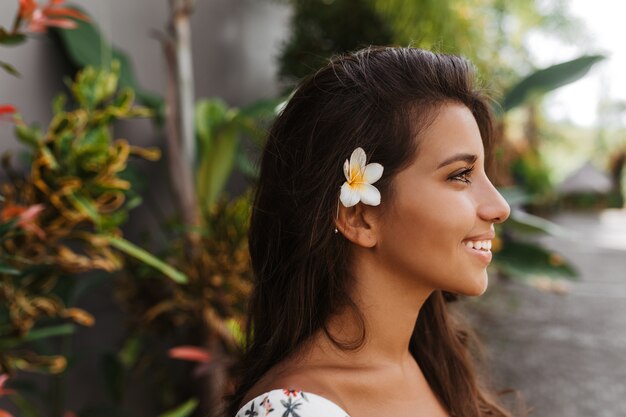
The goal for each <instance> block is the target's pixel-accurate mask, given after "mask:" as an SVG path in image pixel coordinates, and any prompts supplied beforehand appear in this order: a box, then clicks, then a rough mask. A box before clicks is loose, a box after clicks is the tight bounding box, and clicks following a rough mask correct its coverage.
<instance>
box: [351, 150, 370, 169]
mask: <svg viewBox="0 0 626 417" xmlns="http://www.w3.org/2000/svg"><path fill="white" fill-rule="evenodd" d="M366 162H367V156H366V155H365V151H364V150H363V148H361V147H360V146H359V147H358V148H356V149H355V150H354V151H352V155H350V170H358V171H363V168H364V167H365V163H366Z"/></svg>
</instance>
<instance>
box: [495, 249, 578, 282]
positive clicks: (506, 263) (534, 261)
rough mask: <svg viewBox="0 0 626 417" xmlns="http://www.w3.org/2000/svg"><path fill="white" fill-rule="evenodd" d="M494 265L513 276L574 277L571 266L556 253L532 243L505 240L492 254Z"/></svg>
mask: <svg viewBox="0 0 626 417" xmlns="http://www.w3.org/2000/svg"><path fill="white" fill-rule="evenodd" d="M494 265H495V266H496V267H498V268H500V269H501V270H502V271H504V272H506V273H507V274H509V275H511V276H512V277H513V278H528V277H531V276H536V275H547V276H550V277H565V278H570V279H573V278H576V277H577V276H578V274H577V272H576V270H575V269H574V267H573V266H571V265H570V264H569V263H567V262H566V261H565V260H564V259H563V258H561V257H560V256H559V255H558V254H556V253H554V252H551V251H548V250H546V249H544V248H542V247H541V246H539V245H537V244H533V243H526V242H520V241H507V242H506V243H505V244H504V246H503V247H502V249H501V250H500V251H499V252H496V253H495V255H494Z"/></svg>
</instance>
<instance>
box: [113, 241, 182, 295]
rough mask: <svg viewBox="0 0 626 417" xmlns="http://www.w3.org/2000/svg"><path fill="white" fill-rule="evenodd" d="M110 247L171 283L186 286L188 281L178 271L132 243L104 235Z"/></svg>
mask: <svg viewBox="0 0 626 417" xmlns="http://www.w3.org/2000/svg"><path fill="white" fill-rule="evenodd" d="M103 237H104V238H105V239H106V240H107V241H108V242H109V244H110V245H111V246H113V247H114V248H116V249H118V250H120V251H122V252H124V253H126V254H128V255H130V256H132V257H134V258H136V259H139V260H140V261H141V262H143V263H145V264H146V265H149V266H151V267H153V268H154V269H156V270H158V271H160V272H162V273H163V274H164V275H166V276H168V277H169V278H171V279H172V280H173V281H175V282H177V283H179V284H186V283H187V282H188V281H189V280H188V278H187V276H186V275H185V274H184V273H182V272H180V271H179V270H177V269H175V268H173V267H171V266H170V265H168V264H166V263H165V262H163V261H161V260H160V259H158V258H156V257H155V256H154V255H152V254H150V253H148V252H147V251H145V250H144V249H142V248H140V247H139V246H136V245H135V244H134V243H131V242H129V241H128V240H126V239H122V238H119V237H115V236H110V235H106V236H103Z"/></svg>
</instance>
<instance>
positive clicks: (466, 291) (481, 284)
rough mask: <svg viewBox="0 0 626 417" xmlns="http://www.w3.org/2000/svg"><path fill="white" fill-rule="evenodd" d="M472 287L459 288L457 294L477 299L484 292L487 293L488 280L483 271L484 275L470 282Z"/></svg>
mask: <svg viewBox="0 0 626 417" xmlns="http://www.w3.org/2000/svg"><path fill="white" fill-rule="evenodd" d="M471 283H472V284H473V285H471V286H469V285H468V286H467V287H465V288H462V289H461V288H460V289H459V290H458V291H457V293H459V294H462V295H466V296H468V297H478V296H479V295H483V294H484V293H485V291H487V286H488V284H489V278H488V277H487V272H486V271H485V273H484V275H482V276H480V277H475V279H473V280H472V281H471Z"/></svg>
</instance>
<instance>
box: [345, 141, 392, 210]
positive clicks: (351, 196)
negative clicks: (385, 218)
mask: <svg viewBox="0 0 626 417" xmlns="http://www.w3.org/2000/svg"><path fill="white" fill-rule="evenodd" d="M366 162H367V157H366V155H365V151H364V150H363V148H361V147H359V148H356V149H355V150H354V151H353V152H352V155H350V160H349V161H348V160H347V159H346V162H344V164H343V174H344V175H345V176H346V182H344V183H343V185H342V186H341V194H340V195H339V200H341V203H342V204H343V205H344V206H346V207H352V206H354V205H356V204H357V203H358V202H359V201H360V202H362V203H363V204H367V205H368V206H377V205H379V204H380V192H379V191H378V189H377V188H376V187H374V186H373V185H372V184H373V183H375V182H376V181H378V180H379V179H380V177H382V175H383V166H382V165H381V164H377V163H372V164H367V165H365V163H366Z"/></svg>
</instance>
